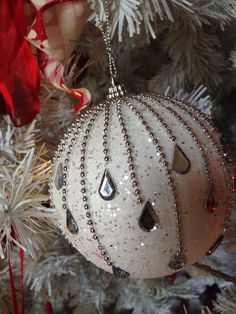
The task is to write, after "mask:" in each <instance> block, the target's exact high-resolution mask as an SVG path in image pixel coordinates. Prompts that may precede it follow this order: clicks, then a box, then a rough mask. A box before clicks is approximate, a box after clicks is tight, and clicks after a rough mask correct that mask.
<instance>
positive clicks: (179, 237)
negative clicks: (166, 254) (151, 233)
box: [128, 103, 184, 253]
mask: <svg viewBox="0 0 236 314" xmlns="http://www.w3.org/2000/svg"><path fill="white" fill-rule="evenodd" d="M128 108H129V109H131V111H132V112H133V113H134V114H135V115H136V117H137V118H138V119H139V120H140V121H141V123H142V124H143V125H144V127H145V129H146V131H147V132H148V134H149V136H150V138H151V139H152V143H153V144H154V147H155V149H156V151H157V153H158V154H159V156H160V160H161V162H162V164H163V167H164V168H165V174H166V175H167V179H168V185H169V187H170V190H171V193H172V197H173V201H174V208H175V216H176V221H177V241H178V251H179V252H181V253H183V250H184V245H183V235H182V229H181V214H180V210H179V206H178V202H177V194H176V187H175V182H174V178H173V177H172V175H171V171H170V170H169V169H168V162H167V160H166V159H165V154H164V152H163V150H162V148H161V146H160V142H159V140H158V139H157V137H156V135H155V133H154V131H153V130H152V128H151V127H150V126H149V125H148V123H147V121H146V120H145V118H144V117H143V115H142V114H141V113H140V112H139V111H138V110H137V109H136V108H135V107H134V106H133V104H131V103H130V104H129V106H128Z"/></svg>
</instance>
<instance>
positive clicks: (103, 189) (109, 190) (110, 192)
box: [99, 169, 116, 201]
mask: <svg viewBox="0 0 236 314" xmlns="http://www.w3.org/2000/svg"><path fill="white" fill-rule="evenodd" d="M115 193H116V188H115V185H114V183H113V181H112V178H111V175H110V172H109V171H108V170H107V169H106V170H105V171H104V174H103V177H102V181H101V184H100V187H99V195H100V196H101V198H102V199H104V200H105V201H109V200H112V199H113V198H114V196H115Z"/></svg>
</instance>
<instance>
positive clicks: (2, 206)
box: [0, 0, 236, 314]
mask: <svg viewBox="0 0 236 314" xmlns="http://www.w3.org/2000/svg"><path fill="white" fill-rule="evenodd" d="M0 16H1V22H0V28H1V30H2V32H1V33H2V36H1V43H2V49H1V50H2V51H1V52H0V55H1V58H0V59H1V61H0V78H1V80H0V92H1V94H0V95H1V97H0V109H1V112H2V114H1V122H0V169H1V171H0V230H1V240H0V257H1V261H0V267H1V268H0V269H1V275H2V279H1V282H0V287H1V289H0V291H1V293H0V295H1V296H0V300H1V301H0V304H1V305H0V313H3V314H5V313H14V314H15V313H20V312H21V313H44V312H46V313H58V314H59V313H63V314H64V313H75V314H90V313H91V314H92V313H133V314H152V313H160V314H165V313H193V314H194V313H202V314H210V313H222V314H234V313H236V245H235V232H236V231H235V230H236V222H235V212H234V209H232V214H231V222H230V225H231V226H230V228H227V229H228V230H226V231H225V233H224V239H223V238H221V239H220V240H223V241H222V242H221V245H220V246H219V247H218V248H217V250H216V251H215V252H213V254H212V255H207V256H205V257H203V258H202V259H201V260H199V261H198V262H196V263H194V264H193V265H191V266H188V267H186V268H183V269H182V270H180V271H179V272H177V273H174V274H172V275H169V276H164V277H162V278H157V279H155V278H152V279H134V278H131V277H132V276H131V277H128V278H117V277H115V276H114V275H112V274H110V273H108V272H106V271H104V270H102V269H100V268H98V267H96V266H95V265H94V264H92V263H91V262H89V261H87V260H86V259H85V258H84V257H83V255H81V254H80V253H79V251H78V250H77V249H76V248H79V246H80V243H79V244H78V245H75V247H76V248H75V247H73V245H71V243H69V242H68V241H67V240H66V239H65V237H64V235H63V234H62V233H61V231H60V230H59V227H58V225H59V224H60V223H59V221H60V215H59V210H57V208H56V207H55V206H53V205H52V204H51V202H50V188H49V183H50V181H52V179H51V177H52V171H51V169H52V168H51V163H52V162H51V161H52V160H53V157H54V155H55V151H56V149H57V148H58V145H59V143H63V142H60V141H61V139H62V138H63V136H64V134H65V132H66V131H67V129H68V128H71V130H72V129H73V126H74V125H75V124H76V119H77V118H78V117H80V116H81V115H83V112H86V110H89V108H92V106H93V105H96V104H97V103H99V102H101V101H103V99H104V97H105V96H106V95H107V93H108V90H109V87H110V78H109V75H108V68H110V70H111V72H114V64H113V62H114V63H116V64H117V71H118V76H119V81H120V82H121V83H122V84H124V86H125V87H126V88H127V89H129V90H130V91H132V92H134V93H138V94H140V93H142V92H148V93H149V92H150V93H152V92H154V93H157V94H162V95H164V96H163V97H176V98H178V99H181V100H183V101H184V102H186V103H188V104H190V105H191V106H193V108H195V109H196V110H197V112H199V111H198V110H200V111H201V112H203V113H204V114H205V115H206V116H207V117H208V118H209V119H212V120H213V122H214V124H215V125H216V126H217V127H218V128H219V130H220V131H221V133H222V134H223V137H224V138H226V140H227V142H228V144H229V146H230V147H229V150H231V152H232V158H233V159H234V154H235V152H236V147H235V138H236V134H235V133H236V127H235V120H234V117H235V109H234V96H235V87H236V86H235V85H236V80H235V77H236V76H235V69H236V50H235V49H236V48H235V47H236V46H235V44H236V38H235V30H236V2H235V1H233V0H221V1H219V0H211V1H207V0H189V1H187V0H143V1H139V0H114V1H108V2H106V1H102V0H99V1H97V0H90V1H82V0H73V1H67V0H63V1H61V0H60V1H53V0H43V1H39V0H31V1H18V2H17V3H3V4H0ZM107 17H108V20H109V25H108V26H109V31H110V33H111V37H112V40H111V46H112V48H113V51H114V52H115V53H114V59H113V58H110V59H109V60H108V61H107V53H106V47H105V46H106V45H105V44H104V38H103V37H104V36H102V32H101V28H102V27H103V25H106V22H108V20H107ZM103 35H104V29H103ZM105 38H106V37H105ZM106 44H107V43H106ZM36 61H37V62H36ZM109 61H110V63H109ZM39 70H40V73H41V74H40V85H39ZM113 74H114V73H113ZM171 99H172V98H171ZM85 107H86V109H85ZM146 109H148V106H146ZM118 113H119V112H118ZM137 115H138V113H137ZM141 118H142V116H141ZM206 119H207V118H206ZM142 121H143V122H145V121H144V120H142ZM121 123H123V122H122V121H121ZM71 126H72V127H71ZM200 127H201V125H200ZM69 132H70V131H69ZM125 135H126V134H125ZM115 140H116V139H114V141H115ZM104 141H105V150H106V145H107V138H105V139H104ZM200 148H201V147H200ZM59 149H60V147H59ZM128 149H131V147H128ZM180 153H181V152H180ZM106 154H107V153H106V152H105V155H106ZM183 156H184V154H182V157H183ZM106 157H107V156H106ZM184 157H185V156H184ZM225 158H226V159H227V160H228V159H229V158H230V157H229V156H228V155H227V154H225ZM54 161H55V157H54ZM185 162H186V160H185ZM187 162H188V160H187ZM232 164H233V163H232V162H231V165H232ZM78 165H79V161H78ZM187 166H188V164H187ZM187 168H188V167H187ZM216 171H220V169H218V170H216ZM231 177H232V178H231V179H233V175H231ZM61 183H63V181H62V182H61ZM59 184H60V181H59ZM135 186H136V184H135ZM78 193H84V192H82V191H81V190H80V188H79V187H78ZM138 194H139V193H138ZM103 197H104V195H103ZM211 205H212V204H211ZM213 205H214V204H213ZM213 205H212V206H213ZM70 215H71V214H70ZM71 217H72V218H71ZM69 218H70V219H73V216H69ZM71 223H72V228H75V229H76V228H77V227H78V225H79V223H80V222H78V225H77V222H76V221H73V220H72V221H70V224H71ZM79 227H80V225H79ZM152 227H153V228H154V229H155V227H156V226H152ZM227 227H228V226H227ZM75 229H72V231H73V230H74V231H76V230H75ZM149 231H150V230H149ZM211 232H212V230H211V229H210V228H209V233H211ZM202 241H203V242H204V241H205V239H204V238H203V239H202ZM81 245H82V244H81ZM101 252H102V251H101ZM140 262H141V261H140ZM173 272H174V271H172V273H173ZM170 273H171V272H170Z"/></svg>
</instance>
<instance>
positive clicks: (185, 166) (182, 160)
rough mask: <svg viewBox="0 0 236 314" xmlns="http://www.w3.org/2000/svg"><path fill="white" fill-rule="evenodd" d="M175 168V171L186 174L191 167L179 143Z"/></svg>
mask: <svg viewBox="0 0 236 314" xmlns="http://www.w3.org/2000/svg"><path fill="white" fill-rule="evenodd" d="M173 169H174V171H175V172H178V173H180V174H185V173H187V172H188V171H189V169H190V162H189V160H188V158H187V156H186V155H185V154H184V152H183V151H182V149H181V148H180V147H179V146H178V145H177V144H176V145H175V152H174V159H173Z"/></svg>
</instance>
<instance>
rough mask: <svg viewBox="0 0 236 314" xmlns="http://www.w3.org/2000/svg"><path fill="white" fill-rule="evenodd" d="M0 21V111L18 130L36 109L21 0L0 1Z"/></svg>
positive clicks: (36, 83)
mask: <svg viewBox="0 0 236 314" xmlns="http://www.w3.org/2000/svg"><path fill="white" fill-rule="evenodd" d="M0 20H1V23H0V42H1V49H0V111H1V112H3V113H7V114H9V115H10V116H11V118H12V121H13V123H14V124H15V125H16V126H21V125H23V124H26V123H28V122H29V121H31V120H32V119H33V118H34V116H35V115H36V114H37V112H38V111H39V108H40V103H39V99H38V90H39V73H38V66H37V63H36V61H35V59H34V57H33V55H32V51H31V48H30V46H29V43H28V42H27V41H26V39H25V35H26V31H27V30H26V24H25V20H24V15H23V4H22V0H11V1H6V0H3V1H0Z"/></svg>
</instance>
